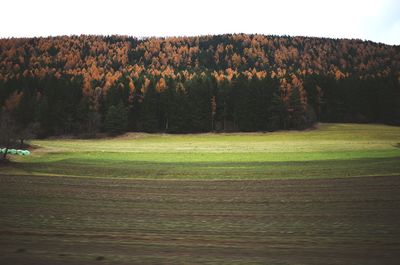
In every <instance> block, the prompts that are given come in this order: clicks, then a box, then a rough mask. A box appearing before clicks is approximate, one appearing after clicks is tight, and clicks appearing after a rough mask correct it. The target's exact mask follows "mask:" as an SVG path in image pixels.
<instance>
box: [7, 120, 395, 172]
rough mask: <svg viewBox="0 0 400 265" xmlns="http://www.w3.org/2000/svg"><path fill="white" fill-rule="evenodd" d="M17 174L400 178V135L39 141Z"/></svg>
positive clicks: (342, 127) (346, 129) (349, 129)
mask: <svg viewBox="0 0 400 265" xmlns="http://www.w3.org/2000/svg"><path fill="white" fill-rule="evenodd" d="M32 144H33V145H35V146H38V147H40V148H38V149H36V150H35V151H34V152H33V155H32V156H30V157H28V158H27V157H16V159H15V160H16V161H17V162H18V163H15V164H13V165H12V166H10V167H8V168H7V172H8V173H9V174H19V175H62V176H79V177H82V176H85V177H106V178H139V179H271V178H325V177H347V176H375V175H376V176H382V175H399V174H400V163H399V161H400V147H399V144H400V128H399V127H390V126H383V125H355V124H333V125H332V124H323V125H320V126H319V128H318V129H317V130H312V131H302V132H276V133H250V134H199V135H163V134H161V135H160V134H156V135H151V134H128V135H125V136H122V137H117V138H111V139H98V140H73V139H62V140H36V141H32Z"/></svg>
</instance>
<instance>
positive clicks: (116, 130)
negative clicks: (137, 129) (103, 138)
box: [105, 103, 128, 135]
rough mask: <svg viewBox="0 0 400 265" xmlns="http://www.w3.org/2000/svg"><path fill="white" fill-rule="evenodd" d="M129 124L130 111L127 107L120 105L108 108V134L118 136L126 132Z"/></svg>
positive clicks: (106, 120) (106, 123)
mask: <svg viewBox="0 0 400 265" xmlns="http://www.w3.org/2000/svg"><path fill="white" fill-rule="evenodd" d="M127 124H128V111H127V109H126V107H125V106H124V105H123V104H122V103H119V104H118V105H117V106H115V105H112V106H111V107H109V108H108V111H107V114H106V119H105V127H106V130H107V132H109V133H110V134H113V135H116V134H120V133H122V132H124V131H125V130H126V127H127Z"/></svg>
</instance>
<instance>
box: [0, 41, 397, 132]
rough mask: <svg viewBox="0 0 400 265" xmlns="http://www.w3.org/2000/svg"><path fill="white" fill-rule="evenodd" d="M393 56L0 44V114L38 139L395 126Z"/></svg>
mask: <svg viewBox="0 0 400 265" xmlns="http://www.w3.org/2000/svg"><path fill="white" fill-rule="evenodd" d="M399 78H400V47H399V46H389V45H384V44H380V43H373V42H370V41H361V40H348V39H326V38H310V37H289V36H265V35H247V34H234V35H230V34H229V35H228V34H227V35H217V36H199V37H171V38H144V39H138V38H133V37H125V36H60V37H49V38H26V39H1V40H0V106H2V107H1V109H2V114H4V115H2V116H5V115H6V116H10V117H12V118H13V119H14V120H15V122H16V124H17V125H18V126H17V127H19V128H20V130H19V131H21V128H22V129H24V130H29V131H34V133H35V134H37V135H39V136H48V135H58V134H79V135H84V134H88V135H92V134H94V133H95V132H97V131H106V132H109V133H115V134H117V133H120V132H124V131H146V132H159V131H162V132H207V131H213V130H217V131H264V130H270V131H272V130H278V129H302V128H307V127H309V126H311V125H312V124H313V123H314V122H316V121H324V122H384V123H390V124H399V123H400V81H399V80H400V79H399Z"/></svg>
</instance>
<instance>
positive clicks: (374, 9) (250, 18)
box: [0, 0, 400, 45]
mask: <svg viewBox="0 0 400 265" xmlns="http://www.w3.org/2000/svg"><path fill="white" fill-rule="evenodd" d="M0 8H1V9H0V10H1V11H0V37H33V36H49V35H50V36H57V35H71V34H74V35H80V34H102V35H112V34H120V35H130V36H138V37H143V36H177V35H179V36H182V35H186V36H195V35H204V34H221V33H261V34H277V35H292V36H293V35H302V36H318V37H333V38H358V39H363V40H372V41H376V42H383V43H387V44H396V45H399V44H400V0H330V1H323V0H303V1H301V0H297V1H296V0H273V1H269V0H264V1H263V0H244V1H236V0H169V1H168V0H164V1H163V0H147V1H144V0H143V1H133V0H132V1H128V0H109V1H105V0H97V1H96V0H52V1H51V0H2V1H1V2H0Z"/></svg>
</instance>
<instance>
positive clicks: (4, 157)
mask: <svg viewBox="0 0 400 265" xmlns="http://www.w3.org/2000/svg"><path fill="white" fill-rule="evenodd" d="M7 152H8V146H7V147H6V151H5V152H4V154H3V158H2V160H6V159H7Z"/></svg>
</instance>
